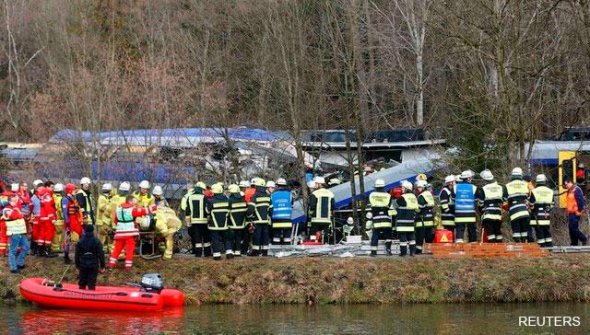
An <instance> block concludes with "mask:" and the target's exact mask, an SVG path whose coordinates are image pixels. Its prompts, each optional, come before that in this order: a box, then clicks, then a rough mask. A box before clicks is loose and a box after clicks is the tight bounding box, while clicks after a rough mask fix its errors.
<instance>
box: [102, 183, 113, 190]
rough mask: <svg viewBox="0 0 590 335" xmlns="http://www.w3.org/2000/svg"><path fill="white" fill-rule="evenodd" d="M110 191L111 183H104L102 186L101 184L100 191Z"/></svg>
mask: <svg viewBox="0 0 590 335" xmlns="http://www.w3.org/2000/svg"><path fill="white" fill-rule="evenodd" d="M112 189H113V185H111V183H104V184H102V188H101V190H103V191H110V190H112Z"/></svg>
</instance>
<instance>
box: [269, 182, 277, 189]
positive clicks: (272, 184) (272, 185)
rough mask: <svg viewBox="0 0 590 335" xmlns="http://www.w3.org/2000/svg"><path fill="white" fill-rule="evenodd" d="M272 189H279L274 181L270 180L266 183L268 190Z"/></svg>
mask: <svg viewBox="0 0 590 335" xmlns="http://www.w3.org/2000/svg"><path fill="white" fill-rule="evenodd" d="M271 187H272V188H275V187H277V184H275V182H274V181H272V180H269V181H267V182H266V188H271Z"/></svg>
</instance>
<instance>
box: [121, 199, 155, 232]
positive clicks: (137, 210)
mask: <svg viewBox="0 0 590 335" xmlns="http://www.w3.org/2000/svg"><path fill="white" fill-rule="evenodd" d="M122 209H123V210H125V209H127V210H128V209H131V216H132V217H133V219H136V218H138V217H142V216H146V215H148V214H149V213H150V212H149V211H148V210H147V209H145V208H141V207H134V206H133V205H132V204H130V203H128V202H125V203H123V204H122V205H121V206H119V207H117V209H116V211H115V213H114V214H115V215H113V217H114V221H115V224H117V227H116V229H115V239H123V238H127V237H134V236H138V235H139V229H137V226H136V225H135V223H134V224H133V228H130V229H122V227H119V226H118V224H119V218H120V217H121V216H122V215H124V213H120V212H119V211H121V210H122ZM125 222H126V223H129V221H125Z"/></svg>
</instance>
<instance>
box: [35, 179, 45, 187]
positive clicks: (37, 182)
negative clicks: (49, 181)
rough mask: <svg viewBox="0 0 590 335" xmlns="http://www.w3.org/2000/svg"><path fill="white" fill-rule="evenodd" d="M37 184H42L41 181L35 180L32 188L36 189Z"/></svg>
mask: <svg viewBox="0 0 590 335" xmlns="http://www.w3.org/2000/svg"><path fill="white" fill-rule="evenodd" d="M39 184H43V180H41V179H37V180H35V181H34V182H33V187H37V185H39Z"/></svg>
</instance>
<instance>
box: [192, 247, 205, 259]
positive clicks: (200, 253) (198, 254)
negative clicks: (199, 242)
mask: <svg viewBox="0 0 590 335" xmlns="http://www.w3.org/2000/svg"><path fill="white" fill-rule="evenodd" d="M194 250H195V251H194V254H195V257H199V258H201V257H203V248H195V249H194Z"/></svg>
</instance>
